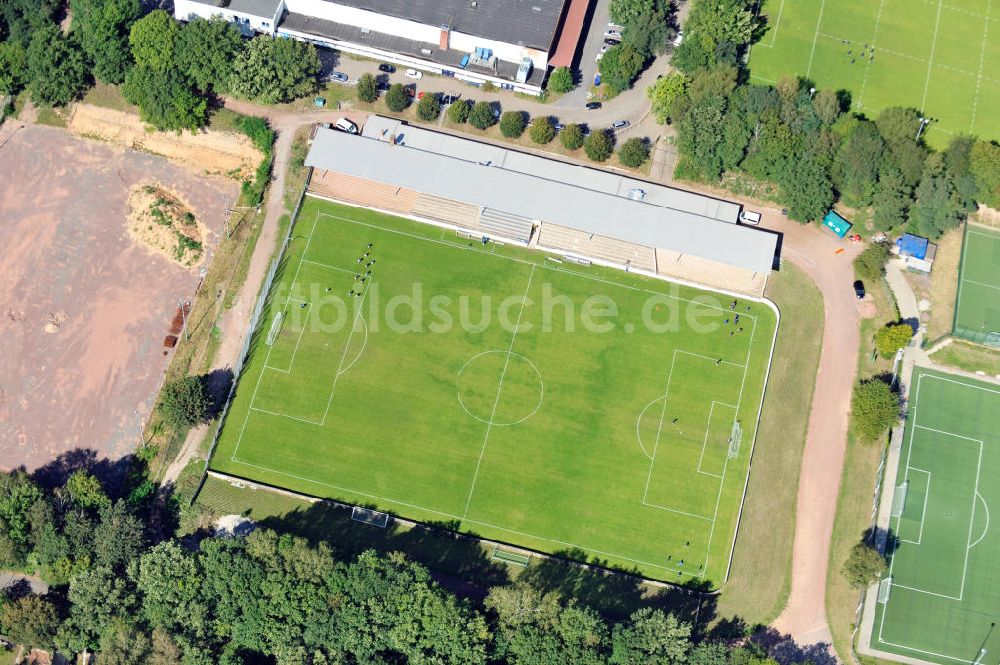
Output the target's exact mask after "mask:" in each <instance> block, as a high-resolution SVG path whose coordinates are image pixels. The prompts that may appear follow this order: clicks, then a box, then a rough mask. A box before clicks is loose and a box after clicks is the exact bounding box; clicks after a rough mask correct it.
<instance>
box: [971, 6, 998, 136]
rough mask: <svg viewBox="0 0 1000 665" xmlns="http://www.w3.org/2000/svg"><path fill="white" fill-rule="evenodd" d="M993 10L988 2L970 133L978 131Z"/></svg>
mask: <svg viewBox="0 0 1000 665" xmlns="http://www.w3.org/2000/svg"><path fill="white" fill-rule="evenodd" d="M992 10H993V2H992V0H986V17H985V18H986V20H985V21H983V43H982V44H981V45H980V46H979V75H978V76H977V77H976V95H975V97H973V98H972V121H971V122H970V123H969V131H975V129H976V111H977V109H978V108H979V90H980V88H982V85H983V61H984V60H985V58H986V38H987V35H989V33H990V13H991V11H992Z"/></svg>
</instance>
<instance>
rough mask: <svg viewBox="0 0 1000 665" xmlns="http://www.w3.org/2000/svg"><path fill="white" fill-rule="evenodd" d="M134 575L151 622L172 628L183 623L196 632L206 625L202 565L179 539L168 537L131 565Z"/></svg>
mask: <svg viewBox="0 0 1000 665" xmlns="http://www.w3.org/2000/svg"><path fill="white" fill-rule="evenodd" d="M130 576H131V577H132V578H133V582H134V583H135V585H136V587H137V588H138V590H139V591H140V592H141V593H142V612H143V615H144V616H145V617H146V620H147V621H149V623H150V625H153V626H163V627H164V628H166V629H168V630H172V629H174V628H175V627H178V626H182V625H183V626H184V627H185V630H186V631H189V632H192V633H197V632H199V631H200V630H202V629H203V628H204V623H203V618H204V612H205V607H204V606H203V605H202V604H201V603H199V602H198V595H199V588H200V580H201V578H200V575H199V571H198V565H197V562H196V560H195V557H193V556H192V555H190V554H188V553H187V552H185V551H184V549H183V548H181V546H180V545H179V544H177V542H176V541H173V540H168V541H166V542H163V543H160V544H159V545H157V546H156V547H154V548H153V549H151V550H149V551H148V552H146V553H145V554H144V555H143V556H142V558H141V559H140V560H139V565H138V566H136V567H135V568H134V569H130Z"/></svg>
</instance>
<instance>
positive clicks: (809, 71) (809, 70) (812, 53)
mask: <svg viewBox="0 0 1000 665" xmlns="http://www.w3.org/2000/svg"><path fill="white" fill-rule="evenodd" d="M825 6H826V0H821V2H820V3H819V16H817V17H816V34H814V35H813V44H812V50H811V51H809V65H808V66H807V67H806V78H809V76H810V74H812V68H813V56H815V55H816V41H817V40H818V39H819V34H820V33H819V26H820V24H822V23H823V8H824V7H825Z"/></svg>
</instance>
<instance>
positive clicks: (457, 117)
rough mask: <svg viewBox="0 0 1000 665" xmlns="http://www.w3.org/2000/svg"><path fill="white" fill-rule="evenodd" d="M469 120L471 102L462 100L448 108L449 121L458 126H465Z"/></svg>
mask: <svg viewBox="0 0 1000 665" xmlns="http://www.w3.org/2000/svg"><path fill="white" fill-rule="evenodd" d="M468 119H469V102H467V101H465V100H464V99H460V100H458V101H457V102H455V103H454V104H452V105H451V106H449V107H448V120H451V121H452V122H453V123H455V124H456V125H461V124H464V123H465V121H466V120H468Z"/></svg>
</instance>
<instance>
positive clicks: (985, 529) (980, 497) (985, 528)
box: [969, 492, 990, 550]
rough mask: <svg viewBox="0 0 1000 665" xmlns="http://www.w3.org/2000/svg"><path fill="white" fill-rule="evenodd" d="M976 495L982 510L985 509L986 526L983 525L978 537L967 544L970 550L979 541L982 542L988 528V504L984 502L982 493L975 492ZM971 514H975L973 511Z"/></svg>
mask: <svg viewBox="0 0 1000 665" xmlns="http://www.w3.org/2000/svg"><path fill="white" fill-rule="evenodd" d="M976 496H977V497H979V502H980V503H981V504H983V510H985V511H986V526H984V527H983V532H982V533H981V534H979V538H976V542H974V543H972V544H971V545H969V549H970V550H971V549H972V548H973V547H975V546H976V545H978V544H979V543H981V542H983V538H985V537H986V534H987V532H988V531H989V530H990V506H989V504H987V503H986V499H984V498H983V495H982V494H980V493H979V492H976ZM973 516H975V513H973Z"/></svg>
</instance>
